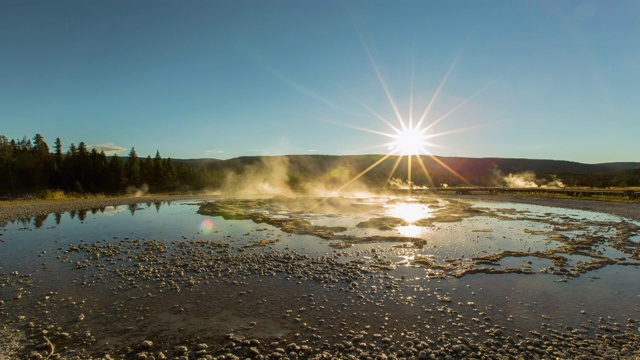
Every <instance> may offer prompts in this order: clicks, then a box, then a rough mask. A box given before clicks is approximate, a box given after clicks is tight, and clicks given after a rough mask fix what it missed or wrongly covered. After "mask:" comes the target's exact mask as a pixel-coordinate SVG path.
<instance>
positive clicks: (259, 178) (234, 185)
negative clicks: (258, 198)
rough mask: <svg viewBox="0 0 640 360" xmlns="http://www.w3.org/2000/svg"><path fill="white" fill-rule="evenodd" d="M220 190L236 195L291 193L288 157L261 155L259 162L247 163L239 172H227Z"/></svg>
mask: <svg viewBox="0 0 640 360" xmlns="http://www.w3.org/2000/svg"><path fill="white" fill-rule="evenodd" d="M222 192H223V193H229V194H234V195H237V196H250V195H292V191H291V188H290V186H289V159H288V158H286V157H284V156H278V157H261V158H260V162H259V163H256V164H251V165H247V166H245V167H244V168H243V169H242V170H241V171H240V172H239V173H235V172H231V171H230V172H227V173H226V175H225V179H224V182H223V186H222Z"/></svg>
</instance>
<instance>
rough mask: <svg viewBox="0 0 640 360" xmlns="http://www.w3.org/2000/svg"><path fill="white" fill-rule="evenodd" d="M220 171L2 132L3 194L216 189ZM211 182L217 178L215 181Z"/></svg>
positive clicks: (0, 190) (0, 172)
mask: <svg viewBox="0 0 640 360" xmlns="http://www.w3.org/2000/svg"><path fill="white" fill-rule="evenodd" d="M218 172H220V171H219V170H216V169H205V168H202V169H199V168H197V167H191V166H188V165H185V164H181V165H178V166H176V165H175V164H174V162H173V160H171V158H162V157H161V156H160V151H156V154H155V157H153V158H152V157H151V156H147V157H146V158H144V160H142V159H140V158H139V157H138V154H137V153H136V150H135V148H133V147H132V148H131V151H130V152H129V154H128V156H127V157H126V158H124V159H123V158H121V157H119V156H118V155H113V156H110V157H107V156H106V154H105V153H104V152H102V151H100V152H99V151H98V150H96V149H95V148H90V147H88V146H87V145H86V143H84V142H79V143H78V145H77V146H76V145H75V144H74V143H71V144H70V145H69V147H68V150H67V151H66V153H65V151H64V147H63V144H62V141H61V140H60V138H56V139H55V142H54V146H53V149H50V148H49V146H48V145H47V143H46V141H45V139H44V138H43V137H42V135H40V134H36V135H35V136H34V137H33V139H28V138H27V137H26V136H25V137H24V138H22V139H13V140H9V139H8V138H7V137H6V136H4V135H0V194H3V193H4V194H7V193H23V192H34V191H41V190H47V189H59V190H63V191H67V192H80V193H84V192H87V193H105V192H106V193H122V192H124V191H126V190H127V187H129V186H134V187H136V188H138V187H141V186H142V185H144V184H147V185H149V188H150V190H151V191H155V192H159V191H170V190H199V189H202V188H215V187H216V186H218V185H219V184H220V181H219V180H220V179H221V177H220V176H219V175H215V173H218ZM213 181H217V183H214V182H213Z"/></svg>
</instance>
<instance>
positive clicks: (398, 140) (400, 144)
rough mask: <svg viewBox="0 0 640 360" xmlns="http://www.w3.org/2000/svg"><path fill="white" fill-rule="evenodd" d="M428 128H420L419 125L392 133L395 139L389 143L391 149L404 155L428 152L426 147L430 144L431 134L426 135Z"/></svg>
mask: <svg viewBox="0 0 640 360" xmlns="http://www.w3.org/2000/svg"><path fill="white" fill-rule="evenodd" d="M426 130H427V129H426V128H422V129H420V128H418V127H407V128H405V129H402V130H397V131H396V133H395V134H392V137H393V139H394V140H393V141H392V142H391V143H390V144H389V149H390V150H391V151H392V152H395V153H399V154H400V155H402V156H404V155H424V154H426V153H427V150H426V147H427V145H429V143H428V142H427V139H428V138H429V136H427V135H425V133H426Z"/></svg>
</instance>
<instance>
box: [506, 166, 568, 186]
mask: <svg viewBox="0 0 640 360" xmlns="http://www.w3.org/2000/svg"><path fill="white" fill-rule="evenodd" d="M494 174H495V175H496V176H498V184H497V185H498V186H506V187H510V188H537V187H544V188H548V187H557V188H563V187H564V186H565V185H564V184H563V183H562V180H560V179H558V178H556V176H555V175H551V180H548V179H545V178H538V177H537V176H536V174H535V173H534V172H533V171H525V172H521V173H517V174H509V175H507V176H502V173H501V172H500V170H494Z"/></svg>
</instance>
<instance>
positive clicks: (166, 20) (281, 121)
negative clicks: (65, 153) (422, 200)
mask: <svg viewBox="0 0 640 360" xmlns="http://www.w3.org/2000/svg"><path fill="white" fill-rule="evenodd" d="M376 67H377V71H376ZM450 69H451V71H450V73H449V76H448V77H447V80H446V82H445V83H444V85H443V86H442V87H441V91H440V92H439V96H438V97H437V99H436V100H435V102H434V103H433V106H432V108H431V110H430V111H429V114H428V117H427V119H426V120H425V123H424V124H430V123H432V122H433V121H435V120H437V119H440V118H442V116H443V115H446V114H448V113H450V114H449V116H447V117H446V118H443V119H442V120H440V121H438V122H437V123H436V124H434V125H433V127H431V128H430V130H429V131H430V133H431V134H442V136H438V137H435V138H433V139H431V143H433V144H434V146H433V147H430V148H429V151H430V152H431V153H433V154H436V155H442V156H469V157H509V158H531V159H558V160H572V161H579V162H585V163H600V162H614V161H640V1H637V0H631V1H512V0H508V1H498V0H495V1H494V0H492V1H471V0H469V1H406V0H405V1H375V0H366V1H349V0H343V1H331V0H322V1H319V0H318V1H299V0H290V1H269V0H259V1H244V0H233V1H223V0H218V1H178V0H175V1H162V0H160V1H158V0H153V1H146V0H138V1H130V0H126V1H119V0H110V1H90V0H85V1H64V0H61V1H38V0H33V1H31V0H1V1H0V134H2V135H5V136H7V137H8V138H22V137H23V136H25V135H26V136H27V137H29V138H31V137H33V136H34V135H35V134H36V133H40V134H42V135H43V136H44V138H45V140H46V141H47V143H48V144H49V145H50V146H52V145H53V142H54V140H55V138H56V137H60V138H61V140H62V143H63V145H64V146H65V147H68V146H69V145H70V144H71V143H72V142H73V143H76V144H77V143H78V142H80V141H84V142H85V143H86V144H88V145H94V146H110V147H111V148H122V149H125V150H123V151H122V152H120V154H121V155H126V154H127V152H128V149H130V148H131V147H132V146H135V148H136V150H137V152H138V154H139V155H140V156H147V155H152V156H153V155H154V154H155V152H156V150H160V153H161V155H162V156H163V157H169V156H170V157H173V158H203V157H213V158H221V159H225V158H232V157H236V156H244V155H249V156H250V155H280V154H335V155H345V154H364V153H380V154H381V153H386V152H387V151H388V148H387V147H386V146H382V145H383V144H385V143H388V142H389V139H388V138H387V137H385V136H381V135H379V134H375V133H371V132H366V131H362V130H358V129H356V128H366V129H371V130H375V131H381V132H385V133H389V132H392V131H391V129H390V128H389V127H388V126H387V125H386V124H385V123H384V122H383V121H381V120H380V119H378V118H377V117H376V116H375V115H374V113H375V114H378V115H379V116H381V117H383V118H385V119H388V121H390V122H392V123H393V124H397V123H398V120H397V119H396V115H395V112H394V108H393V106H392V105H391V102H390V100H389V96H387V94H386V92H385V89H384V86H383V84H386V86H387V89H388V92H389V94H390V95H391V98H392V99H393V100H394V102H395V103H396V104H397V108H398V110H399V113H400V114H401V115H402V116H403V117H404V119H405V121H407V122H408V119H409V117H410V112H411V111H410V110H411V109H413V119H414V122H415V121H416V120H417V119H418V118H419V117H420V115H421V114H422V113H423V111H424V110H425V108H426V106H427V105H428V104H429V101H430V99H431V98H432V97H433V95H434V93H435V92H436V90H437V89H438V87H439V85H440V84H441V81H442V79H443V78H444V77H445V76H446V74H447V73H448V71H449V70H450ZM381 79H382V81H381ZM412 99H413V100H412ZM460 104H463V105H462V106H459V105H460ZM451 110H455V111H453V112H451ZM436 145H437V146H436Z"/></svg>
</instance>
